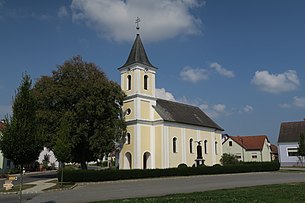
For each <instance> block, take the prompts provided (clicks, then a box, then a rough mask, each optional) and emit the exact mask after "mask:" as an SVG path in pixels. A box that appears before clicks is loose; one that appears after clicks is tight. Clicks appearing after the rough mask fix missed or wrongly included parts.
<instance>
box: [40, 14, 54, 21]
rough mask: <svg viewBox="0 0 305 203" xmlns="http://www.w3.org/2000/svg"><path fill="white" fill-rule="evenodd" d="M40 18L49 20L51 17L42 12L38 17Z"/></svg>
mask: <svg viewBox="0 0 305 203" xmlns="http://www.w3.org/2000/svg"><path fill="white" fill-rule="evenodd" d="M39 18H40V20H44V21H45V20H50V19H51V18H52V17H51V16H50V15H49V14H42V15H41V16H40V17H39Z"/></svg>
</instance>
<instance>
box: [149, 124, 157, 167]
mask: <svg viewBox="0 0 305 203" xmlns="http://www.w3.org/2000/svg"><path fill="white" fill-rule="evenodd" d="M155 140H156V134H155V126H150V156H151V168H155V167H156V143H155Z"/></svg>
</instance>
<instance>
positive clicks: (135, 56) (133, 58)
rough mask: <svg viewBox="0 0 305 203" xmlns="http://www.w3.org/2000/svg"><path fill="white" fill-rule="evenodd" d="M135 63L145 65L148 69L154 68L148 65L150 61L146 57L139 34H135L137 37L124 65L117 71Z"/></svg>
mask: <svg viewBox="0 0 305 203" xmlns="http://www.w3.org/2000/svg"><path fill="white" fill-rule="evenodd" d="M135 63H140V64H143V65H146V66H148V67H152V68H156V67H155V66H153V65H152V64H151V63H150V61H149V59H148V57H147V54H146V51H145V49H144V46H143V43H142V40H141V37H140V34H137V36H136V39H135V41H134V43H133V46H132V48H131V50H130V53H129V56H128V58H127V61H126V63H125V64H124V65H123V66H121V67H120V68H119V69H121V68H124V67H127V66H129V65H132V64H135Z"/></svg>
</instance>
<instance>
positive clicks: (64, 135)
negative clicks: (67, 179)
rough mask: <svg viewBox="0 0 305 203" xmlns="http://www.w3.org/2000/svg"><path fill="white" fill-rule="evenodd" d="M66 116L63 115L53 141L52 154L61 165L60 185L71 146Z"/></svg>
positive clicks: (69, 156) (69, 157) (68, 159)
mask: <svg viewBox="0 0 305 203" xmlns="http://www.w3.org/2000/svg"><path fill="white" fill-rule="evenodd" d="M67 119H68V118H67V116H66V115H65V116H64V117H63V118H62V120H61V123H60V128H59V131H58V136H57V138H56V141H55V145H54V148H53V151H54V154H55V156H56V158H57V160H58V161H59V162H60V166H61V179H60V180H61V181H60V183H61V185H62V182H63V179H64V177H63V176H64V167H65V162H69V161H70V160H71V148H72V144H71V142H70V140H69V133H70V127H69V122H68V120H67Z"/></svg>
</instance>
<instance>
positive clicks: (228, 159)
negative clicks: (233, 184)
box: [220, 153, 239, 165]
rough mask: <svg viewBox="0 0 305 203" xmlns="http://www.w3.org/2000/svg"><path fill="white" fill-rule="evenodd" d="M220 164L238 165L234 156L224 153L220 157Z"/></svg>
mask: <svg viewBox="0 0 305 203" xmlns="http://www.w3.org/2000/svg"><path fill="white" fill-rule="evenodd" d="M220 163H221V164H222V165H230V164H238V163H239V161H238V159H237V156H235V155H234V154H227V153H224V154H223V155H222V156H221V159H220Z"/></svg>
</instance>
